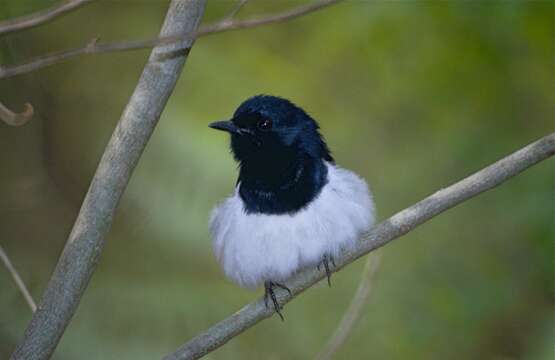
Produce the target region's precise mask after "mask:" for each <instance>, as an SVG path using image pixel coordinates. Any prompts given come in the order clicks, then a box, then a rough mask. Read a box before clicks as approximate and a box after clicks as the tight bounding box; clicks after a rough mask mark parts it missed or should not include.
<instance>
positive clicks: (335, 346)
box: [316, 252, 380, 360]
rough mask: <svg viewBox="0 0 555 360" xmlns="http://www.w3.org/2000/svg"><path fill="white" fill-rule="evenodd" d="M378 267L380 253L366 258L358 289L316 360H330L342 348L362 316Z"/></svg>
mask: <svg viewBox="0 0 555 360" xmlns="http://www.w3.org/2000/svg"><path fill="white" fill-rule="evenodd" d="M379 267H380V253H379V252H375V253H372V254H370V255H369V256H368V257H367V258H366V263H365V264H364V269H363V270H362V276H361V279H360V283H359V285H358V288H357V290H356V292H355V295H354V296H353V299H352V300H351V303H350V304H349V307H348V308H347V311H345V313H344V314H343V317H342V318H341V321H340V322H339V325H338V326H337V328H336V329H335V331H334V332H333V334H332V336H331V337H330V339H329V340H328V342H327V343H326V345H325V346H324V348H323V349H322V351H321V352H320V353H319V354H318V355H317V356H316V359H317V360H331V359H333V356H334V355H335V353H336V352H337V351H338V350H339V349H340V348H341V346H343V344H344V343H345V341H346V340H347V338H348V337H349V334H350V333H351V331H352V330H353V328H354V326H355V324H356V322H357V320H358V319H359V318H360V316H361V314H362V309H363V308H364V305H365V304H366V300H367V299H368V296H370V292H371V290H372V283H373V281H374V277H375V276H376V272H377V271H378V268H379Z"/></svg>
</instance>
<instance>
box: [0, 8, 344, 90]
mask: <svg viewBox="0 0 555 360" xmlns="http://www.w3.org/2000/svg"><path fill="white" fill-rule="evenodd" d="M339 1H342V0H320V1H316V2H314V3H312V4H308V5H303V6H299V7H297V8H294V9H292V10H288V11H285V12H282V13H279V14H275V15H270V16H267V17H261V18H254V19H246V20H234V19H230V18H229V16H227V17H226V18H224V19H223V20H221V21H218V22H216V23H214V24H209V25H205V26H201V27H200V28H199V30H198V32H196V33H187V34H179V35H168V36H163V37H156V38H152V39H146V40H136V41H115V42H105V43H99V42H97V43H95V44H94V46H90V42H89V44H87V45H85V46H82V47H80V48H75V49H71V50H63V51H58V52H53V53H50V54H46V55H42V56H39V57H36V58H34V59H31V60H29V61H27V62H24V63H22V64H17V65H8V66H0V79H5V78H8V77H12V76H16V75H21V74H25V73H29V72H32V71H35V70H39V69H42V68H44V67H47V66H51V65H54V64H58V63H61V62H64V61H67V60H70V59H73V58H75V57H79V56H82V55H91V54H103V53H110V52H116V51H129V50H139V49H146V48H151V47H153V46H156V45H161V44H171V43H175V42H180V41H185V40H191V39H193V38H198V37H202V36H206V35H210V34H215V33H220V32H224V31H231V30H238V29H246V28H252V27H257V26H262V25H269V24H274V23H278V22H284V21H288V20H292V19H295V18H297V17H299V16H302V15H306V14H308V13H311V12H313V11H316V10H319V9H322V8H324V7H326V6H330V5H333V4H335V3H338V2H339Z"/></svg>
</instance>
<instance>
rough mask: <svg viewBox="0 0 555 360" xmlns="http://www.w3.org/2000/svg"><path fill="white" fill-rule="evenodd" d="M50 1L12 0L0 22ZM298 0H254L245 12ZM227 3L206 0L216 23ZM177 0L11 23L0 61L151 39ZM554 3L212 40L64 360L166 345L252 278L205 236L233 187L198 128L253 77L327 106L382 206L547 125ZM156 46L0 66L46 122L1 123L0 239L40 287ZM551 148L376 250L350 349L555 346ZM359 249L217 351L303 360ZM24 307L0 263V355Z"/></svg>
mask: <svg viewBox="0 0 555 360" xmlns="http://www.w3.org/2000/svg"><path fill="white" fill-rule="evenodd" d="M56 2H57V1H43V0H24V1H20V0H4V1H2V2H0V18H2V19H7V18H11V17H15V16H19V15H23V14H27V13H30V12H33V11H36V10H38V9H40V8H43V7H46V6H48V5H51V4H54V3H56ZM300 4H301V3H300V2H291V1H284V2H282V3H279V4H277V3H276V2H272V3H270V2H269V1H256V0H255V1H252V2H249V3H248V5H247V6H246V7H245V8H244V10H242V12H241V17H248V16H249V15H253V14H258V13H264V12H273V11H278V10H280V9H285V8H290V7H293V6H298V5H300ZM232 6H233V3H232V2H227V1H209V3H208V7H207V10H206V13H205V19H204V21H205V22H209V21H213V20H217V19H219V18H220V17H221V16H223V15H224V14H226V13H227V11H229V9H230V8H231V7H232ZM166 9H167V3H166V2H164V1H154V0H153V1H131V0H119V1H106V0H101V1H98V2H96V3H94V4H92V5H89V6H87V7H84V8H83V9H80V10H79V11H76V12H73V13H71V14H69V15H68V16H65V17H63V18H61V19H59V20H57V21H55V22H52V23H49V24H47V25H44V26H40V27H38V28H35V29H31V30H28V31H25V32H21V33H15V34H11V35H8V36H4V37H2V38H0V63H1V64H8V63H17V62H21V61H24V60H25V59H28V58H30V57H32V56H35V55H39V54H42V53H45V52H49V51H53V50H61V49H66V48H71V47H76V46H82V45H84V44H86V43H87V42H88V41H89V40H90V39H92V38H94V37H98V36H99V37H100V38H101V40H102V41H109V40H124V39H142V38H148V37H152V36H154V35H155V34H156V33H157V32H158V30H159V27H160V24H161V21H162V19H163V16H164V14H165V11H166ZM554 39H555V5H554V3H553V2H552V1H491V2H475V1H468V2H467V1H445V2H412V1H411V2H409V1H345V2H344V3H341V4H339V5H337V6H333V7H330V8H327V9H325V10H322V11H320V12H317V13H313V14H311V15H309V16H306V17H303V18H300V19H297V20H294V21H292V22H288V23H286V24H280V25H272V26H267V27H262V28H258V29H251V30H242V31H236V32H229V33H223V34H217V35H211V36H208V37H205V38H201V39H199V40H198V41H197V43H196V44H195V46H194V48H193V51H192V52H191V56H190V58H189V60H188V62H187V64H186V66H185V69H184V72H183V74H182V76H181V79H180V81H179V83H178V85H177V88H176V90H175V92H174V94H173V96H172V97H171V99H170V102H169V104H168V106H167V108H166V110H165V111H164V113H163V115H162V118H161V119H160V123H159V125H158V127H157V129H156V132H155V134H154V136H153V137H152V139H151V141H150V143H149V145H148V147H147V149H146V151H145V153H144V155H143V157H142V159H141V161H140V163H139V165H138V167H137V169H136V171H135V174H134V176H133V178H132V180H131V183H130V185H129V187H128V189H127V191H126V193H125V196H124V198H123V200H122V202H121V205H120V208H119V211H118V214H117V218H116V220H115V222H114V225H113V228H112V230H111V232H110V234H109V236H108V238H107V245H106V248H105V251H104V253H103V255H102V258H101V261H100V264H99V267H98V269H97V271H96V273H95V275H94V277H93V279H92V281H91V283H90V286H89V288H88V290H87V292H86V293H85V296H84V298H83V300H82V302H81V304H80V307H79V309H78V312H77V314H76V316H75V317H74V319H73V321H72V323H71V324H70V326H69V327H68V329H67V331H66V333H65V335H64V337H63V339H62V342H61V344H60V346H59V348H58V350H57V352H56V355H55V356H54V357H55V358H56V359H75V358H77V359H155V358H160V357H161V356H162V355H164V354H166V353H169V352H170V351H172V350H173V349H174V348H176V347H177V346H178V345H180V344H181V343H183V342H184V341H186V340H188V339H190V338H191V337H193V336H194V335H195V334H197V333H198V332H200V331H201V330H204V329H205V328H207V327H208V326H210V325H211V324H213V323H215V322H216V321H218V320H220V319H222V318H224V317H226V316H228V315H230V314H231V313H232V312H234V311H236V310H237V309H239V308H240V307H241V306H243V304H245V303H246V302H248V301H251V300H252V299H254V298H255V296H259V295H261V293H262V292H261V291H258V292H257V293H252V292H249V291H246V290H242V289H240V288H238V287H237V286H235V285H234V284H232V283H231V282H229V281H228V280H226V278H225V277H224V275H223V274H222V272H221V271H220V269H219V267H218V265H217V263H216V261H215V259H214V257H213V255H212V253H211V243H210V239H209V235H208V231H207V222H208V216H209V212H210V210H211V208H212V207H213V206H214V205H215V204H216V203H217V202H218V201H221V200H222V199H223V198H224V197H225V196H226V195H227V194H229V193H230V192H231V191H232V189H233V186H234V184H235V178H236V169H235V167H236V165H235V164H234V162H233V160H232V158H231V155H229V153H228V150H227V146H228V144H227V141H228V140H227V138H226V137H225V136H223V134H220V133H216V132H214V131H213V130H210V129H209V128H208V127H207V124H208V123H209V122H211V121H214V120H220V119H225V118H228V117H229V116H230V115H231V113H232V111H233V110H234V109H235V107H236V106H237V105H238V104H239V103H240V102H241V101H242V100H244V99H245V98H247V97H249V96H252V95H254V94H259V93H267V94H274V95H280V96H284V97H287V98H290V99H291V100H293V101H294V102H296V103H298V104H299V105H300V106H302V107H303V108H305V109H306V110H307V111H308V112H309V113H310V114H312V115H313V117H314V118H316V119H317V120H318V121H319V122H320V124H321V126H322V131H323V133H324V135H325V136H326V138H327V141H328V144H329V145H330V147H331V149H332V151H333V152H334V155H335V158H336V160H337V161H338V163H339V164H341V165H342V166H344V167H347V168H350V169H352V170H354V171H356V172H357V173H359V174H361V175H362V176H363V177H365V178H366V179H367V180H368V182H369V183H370V185H371V187H372V190H373V192H374V195H375V200H376V203H377V208H378V214H379V219H385V218H387V217H389V216H390V215H392V214H393V213H395V212H396V211H398V210H401V209H403V208H404V207H407V206H409V205H411V204H413V203H414V202H416V201H418V200H420V199H422V198H423V197H425V196H427V195H429V194H431V193H432V192H434V191H436V190H438V189H440V188H442V187H445V186H447V185H449V184H451V183H453V182H455V181H457V180H459V179H461V178H463V177H465V176H467V175H470V174H471V173H473V172H475V171H477V170H479V169H481V168H482V167H484V166H486V165H489V164H490V163H493V162H494V161H496V160H497V159H499V158H501V157H503V156H505V155H507V154H509V153H511V152H512V151H514V150H517V149H518V148H520V147H523V146H524V145H526V144H528V143H530V142H532V141H534V140H536V139H537V138H539V137H541V136H543V135H546V134H548V133H549V132H552V131H553V128H554V126H553V125H554V115H555V108H554V106H555V67H554V64H555V45H554ZM148 53H149V52H148V51H146V50H145V51H134V52H124V53H115V54H107V55H96V56H86V57H81V58H79V59H75V60H72V61H70V62H67V63H64V64H60V65H56V66H52V67H50V68H47V69H43V70H41V71H38V72H34V73H30V74H26V75H22V76H18V77H14V78H10V79H5V80H2V81H1V82H0V101H2V102H3V103H4V104H6V105H7V106H9V107H10V108H12V109H14V110H19V109H21V108H22V106H23V103H25V102H26V101H29V102H31V103H32V104H33V105H34V107H35V110H36V116H35V117H34V118H33V120H32V121H31V122H30V123H28V124H27V125H25V126H23V127H20V128H12V127H9V126H6V125H4V124H1V123H0V244H1V245H2V247H3V248H4V249H5V250H6V252H7V253H8V254H9V255H10V257H11V259H12V261H13V263H14V265H15V266H16V267H17V268H18V270H19V271H20V273H21V275H22V277H23V279H24V280H25V281H26V283H27V285H28V286H29V288H30V291H31V292H32V294H33V295H34V297H35V298H36V299H37V300H38V299H39V298H40V295H41V294H42V292H43V290H44V289H45V286H46V284H47V281H48V279H49V277H50V274H51V272H52V270H53V268H54V266H55V263H56V260H57V257H58V255H59V254H60V252H61V250H62V248H63V245H64V242H65V240H66V238H67V236H68V234H69V231H70V229H71V226H72V223H73V221H74V219H75V217H76V215H77V211H78V209H79V206H80V203H81V201H82V199H83V196H84V194H85V192H86V189H87V187H88V184H89V181H90V179H91V177H92V174H93V173H94V170H95V167H96V165H97V163H98V160H99V159H100V156H101V154H102V151H103V148H104V146H105V145H106V143H107V141H108V139H109V136H110V134H111V132H112V130H113V128H114V126H115V124H116V122H117V120H118V119H119V116H120V114H121V112H122V110H123V107H124V106H125V104H126V102H127V100H128V98H129V96H130V94H131V92H132V91H133V88H134V85H135V83H136V81H137V79H138V77H139V76H140V72H141V69H142V66H143V65H144V63H145V61H146V58H147V56H148ZM554 170H555V169H554V161H553V160H548V161H546V162H543V163H541V164H539V165H537V166H535V167H533V168H532V169H530V170H529V171H526V172H525V173H523V174H521V175H519V176H518V177H516V178H514V179H512V180H510V181H509V182H507V183H506V184H503V185H502V186H501V187H500V188H498V189H495V190H493V191H490V192H487V193H485V194H483V195H480V196H479V197H477V198H475V199H472V200H470V201H468V202H465V203H464V204H462V205H460V206H458V207H456V208H454V209H452V210H449V211H448V212H446V213H444V214H442V215H440V216H438V217H437V218H435V219H433V220H432V221H430V222H429V223H426V224H424V225H423V226H421V227H420V228H418V229H417V230H415V231H413V232H411V233H409V234H408V235H406V236H405V237H403V238H401V239H399V240H395V241H394V242H393V243H391V244H390V245H388V246H386V247H385V248H384V249H383V250H381V252H382V265H381V267H380V269H379V273H378V275H377V278H376V280H375V282H374V284H373V290H372V291H373V293H372V296H371V297H370V299H369V302H368V304H367V305H366V307H365V309H364V312H363V316H362V317H361V318H360V320H359V322H358V323H357V325H356V326H355V328H354V331H353V334H352V336H351V337H350V338H349V340H348V341H347V343H346V344H345V346H344V347H343V348H342V349H341V351H340V352H339V353H338V354H337V358H338V359H340V358H345V359H347V358H349V359H353V358H354V359H361V358H375V359H545V360H547V359H553V358H554V357H555V353H554V347H553V343H554V341H555V307H554V295H555V286H554V278H555V276H554V271H553V270H554V267H553V265H554V259H555V257H554V239H555V229H554V215H555V212H554V211H555V205H554V204H555V203H554V200H555V190H554V189H555V186H554V185H555V179H554V174H555V172H554ZM361 270H362V262H361V261H359V262H357V263H355V264H353V265H351V266H349V267H348V268H346V269H345V270H344V271H341V272H340V273H339V274H337V275H336V276H335V279H334V286H333V288H332V289H328V288H327V286H325V285H324V284H320V285H318V286H316V287H315V288H313V289H311V290H310V291H308V292H306V293H305V294H303V295H302V296H301V297H299V298H298V299H296V300H295V301H294V302H292V303H290V304H289V305H287V306H286V308H285V315H286V317H287V321H286V322H285V323H281V322H280V321H279V319H278V318H277V317H275V318H272V319H270V320H267V321H264V322H262V323H261V324H260V325H258V326H256V327H254V328H252V329H251V330H249V331H247V332H246V333H244V334H243V335H241V336H239V337H237V338H235V339H234V340H232V341H231V342H230V343H228V344H227V345H225V346H224V347H223V348H221V349H219V350H217V351H216V352H213V353H211V354H210V355H209V357H208V358H210V359H260V358H264V359H306V358H310V357H312V356H314V355H315V354H316V353H317V352H318V351H319V350H320V349H321V348H322V346H323V344H324V343H325V342H326V340H327V339H328V337H329V336H330V334H331V333H332V332H333V330H334V329H335V327H336V326H337V323H338V321H339V319H340V318H341V316H342V314H343V312H344V311H345V309H346V307H347V305H348V304H349V301H350V299H351V297H352V295H353V293H354V290H355V288H356V286H357V283H358V281H359V274H360V272H361ZM30 317H31V312H30V310H29V308H28V307H27V305H26V304H25V302H24V300H23V298H22V297H21V295H20V294H19V292H18V291H17V289H16V288H15V286H14V284H13V283H12V281H11V278H10V277H9V274H8V273H7V272H6V271H5V270H4V269H3V268H0V358H2V359H3V358H7V357H8V356H9V354H10V353H11V351H12V350H13V348H14V346H15V344H16V342H17V341H18V339H20V338H21V336H22V333H23V331H24V328H25V326H26V324H27V322H28V321H29V319H30Z"/></svg>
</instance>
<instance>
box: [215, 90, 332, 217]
mask: <svg viewBox="0 0 555 360" xmlns="http://www.w3.org/2000/svg"><path fill="white" fill-rule="evenodd" d="M210 127H212V128H214V129H218V130H224V131H227V132H229V133H230V134H231V150H232V152H233V155H234V156H235V159H236V160H237V161H238V162H239V165H240V174H239V180H238V181H239V182H241V188H240V194H241V196H242V198H243V200H245V203H246V205H247V210H252V211H254V212H257V211H258V212H265V213H283V212H292V211H295V210H298V209H300V208H302V207H303V206H305V205H306V203H307V202H308V201H310V200H311V199H312V198H314V197H315V196H316V195H317V193H318V192H319V191H320V189H321V187H322V186H323V185H324V184H325V182H326V181H327V170H326V167H325V164H324V161H328V162H333V158H332V156H331V154H330V151H329V149H328V147H327V145H326V143H325V141H324V139H323V138H322V136H321V134H320V132H319V127H318V124H317V123H316V121H315V120H314V119H312V118H311V117H310V116H309V115H308V114H307V113H306V112H305V111H304V110H303V109H301V108H300V107H298V106H296V105H295V104H293V103H292V102H290V101H289V100H286V99H283V98H279V97H276V96H268V95H258V96H254V97H252V98H250V99H248V100H246V101H245V102H243V103H242V104H241V105H240V106H239V107H238V108H237V110H236V111H235V113H234V114H233V118H232V119H231V120H229V121H218V122H215V123H212V124H210Z"/></svg>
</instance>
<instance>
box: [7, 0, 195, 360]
mask: <svg viewBox="0 0 555 360" xmlns="http://www.w3.org/2000/svg"><path fill="white" fill-rule="evenodd" d="M204 6H205V1H204V0H173V1H172V2H171V4H170V7H169V9H168V12H167V14H166V19H165V21H164V24H163V26H162V30H161V33H160V36H169V35H175V34H180V33H184V34H185V33H187V34H188V33H194V32H195V31H196V29H197V27H198V25H199V23H200V19H201V18H202V15H203V12H204ZM192 44H193V41H192V40H184V41H182V42H179V43H175V44H171V45H164V46H159V47H156V48H154V49H153V51H152V53H151V55H150V58H149V60H148V62H147V64H146V66H145V68H144V70H143V73H142V75H141V78H140V79H139V82H138V84H137V86H136V88H135V91H134V93H133V95H132V96H131V99H130V100H129V102H128V104H127V106H126V108H125V110H124V112H123V114H122V116H121V119H120V121H119V123H118V125H117V127H116V129H115V130H114V133H113V134H112V137H111V139H110V141H109V143H108V145H107V147H106V150H105V151H104V154H103V156H102V159H101V160H100V163H99V165H98V168H97V170H96V173H95V175H94V178H93V179H92V182H91V185H90V187H89V190H88V192H87V195H86V197H85V200H84V202H83V204H82V206H81V210H80V212H79V215H78V217H77V220H76V221H75V224H74V226H73V230H72V231H71V234H70V235H69V239H68V240H67V243H66V246H65V248H64V250H63V252H62V255H61V256H60V259H59V261H58V264H57V266H56V268H55V270H54V273H53V275H52V277H51V279H50V282H49V283H48V287H47V289H46V291H45V293H44V295H43V297H42V301H41V302H40V304H39V306H38V309H37V311H36V312H35V313H34V315H33V318H32V319H31V322H30V323H29V325H28V327H27V329H26V331H25V335H24V338H23V340H22V341H21V343H20V344H19V345H18V346H17V348H16V350H15V352H14V353H13V354H12V357H11V358H12V359H25V360H32V359H48V358H50V357H51V356H52V354H53V353H54V350H55V348H56V346H57V344H58V342H59V340H60V338H61V337H62V335H63V333H64V331H65V328H66V326H67V325H68V323H69V322H70V320H71V318H72V316H73V314H74V313H75V311H76V309H77V306H78V305H79V301H80V299H81V296H82V295H83V293H84V291H85V289H86V287H87V284H88V283H89V280H90V278H91V276H92V274H93V271H94V270H95V268H96V264H97V262H98V260H99V256H100V253H101V252H102V249H103V246H104V237H105V235H106V233H107V232H108V230H109V228H110V226H111V224H112V220H113V218H114V214H115V212H116V208H117V205H118V203H119V200H120V198H121V195H122V193H123V191H124V190H125V187H126V186H127V183H128V181H129V178H130V177H131V174H132V172H133V169H134V168H135V165H136V164H137V162H138V160H139V157H140V156H141V154H142V152H143V150H144V148H145V146H146V144H147V141H148V139H149V138H150V136H151V134H152V132H153V131H154V127H155V126H156V124H157V122H158V119H159V117H160V114H161V113H162V110H163V109H164V107H165V105H166V102H167V100H168V98H169V96H170V94H171V93H172V91H173V89H174V86H175V84H176V82H177V79H178V78H179V74H180V73H181V69H182V68H183V65H184V63H185V60H186V58H187V55H188V53H189V50H190V48H191V46H192Z"/></svg>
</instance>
